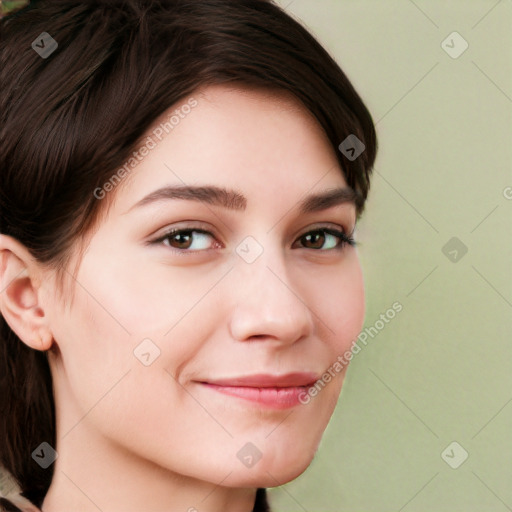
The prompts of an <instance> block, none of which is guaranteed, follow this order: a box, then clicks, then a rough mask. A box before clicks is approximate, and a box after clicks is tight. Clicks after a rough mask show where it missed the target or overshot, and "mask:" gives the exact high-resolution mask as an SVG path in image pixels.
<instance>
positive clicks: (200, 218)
mask: <svg viewBox="0 0 512 512" xmlns="http://www.w3.org/2000/svg"><path fill="white" fill-rule="evenodd" d="M193 97H194V99H195V101H196V102H197V103H196V104H195V106H193V108H191V109H188V108H185V109H182V110H180V112H181V113H182V115H181V116H180V119H179V122H178V123H176V124H175V125H173V128H172V129H169V125H168V126H167V128H168V131H169V133H168V134H166V132H165V130H163V135H165V136H162V134H160V132H161V131H162V130H161V129H160V131H158V126H159V123H160V120H159V121H158V122H157V123H156V124H155V127H154V129H153V128H152V130H151V131H149V132H148V135H149V136H151V140H152V141H153V142H154V144H152V143H149V144H147V145H148V146H151V147H150V148H148V150H147V151H144V150H143V151H141V152H140V154H139V156H140V158H141V161H140V162H139V163H138V164H137V166H136V167H135V168H134V169H133V170H132V171H131V173H129V174H128V175H127V176H125V177H124V182H123V183H121V184H120V185H118V186H117V189H116V190H113V191H110V192H106V193H110V194H116V196H115V201H114V203H113V205H112V207H111V209H110V211H109V213H108V216H107V217H106V218H105V219H104V220H103V221H102V223H101V224H100V225H99V227H98V229H97V231H95V232H94V234H93V235H92V237H91V241H90V245H89V246H88V247H87V250H86V252H85V254H84V255H83V259H82V261H81V264H80V267H79V270H78V272H77V274H76V283H75V284H74V288H75V289H74V300H73V302H72V304H71V305H69V304H68V303H67V302H65V301H64V300H62V301H61V300H60V299H57V298H56V297H57V295H52V294H50V293H48V295H47V300H48V301H50V300H54V302H53V303H51V304H52V307H51V308H50V311H49V312H48V315H49V322H50V325H51V329H52V332H53V335H54V339H55V341H56V343H57V345H58V347H59V352H58V353H57V355H52V356H51V366H52V374H53V378H54V385H55V388H56V404H57V405H56V406H57V411H58V412H57V415H58V445H57V450H58V451H59V453H60V454H61V455H62V457H61V459H62V460H60V459H58V460H57V463H62V464H64V463H65V460H66V456H65V453H71V452H75V453H76V452H77V451H81V452H82V453H84V454H86V453H87V450H88V448H84V447H88V446H92V445H93V444H94V443H95V442H98V443H99V442H100V441H99V440H101V443H102V446H103V451H102V452H101V454H102V455H99V454H96V455H95V456H107V454H108V453H110V455H112V456H113V454H114V453H117V454H119V453H123V456H124V457H129V458H130V460H144V463H147V462H148V461H149V462H150V463H152V464H156V465H158V466H160V467H161V468H164V469H165V470H168V471H169V472H172V473H177V474H180V475H185V476H190V477H193V478H194V479H199V480H204V481H208V482H214V483H219V482H220V481H222V485H225V486H228V487H235V486H236V487H251V486H265V487H272V486H276V485H278V484H281V483H284V482H286V481H289V480H291V479H293V478H294V477H296V476H298V475H299V474H300V473H301V472H303V471H304V469H305V468H306V467H307V466H308V464H309V463H310V462H311V460H312V458H313V456H314V453H315V451H316V449H317V446H318V443H319V441H320V438H321V436H322V433H323V431H324V429H325V428H326V425H327V422H328V420H329V418H330V416H331V414H332V412H333V409H334V407H335V404H336V401H337V398H338V395H339V393H340V389H341V385H342V381H343V376H344V372H341V373H340V374H337V376H336V377H335V378H333V379H332V380H331V381H330V382H329V383H328V384H326V385H325V387H324V388H323V389H322V390H321V391H320V392H318V394H317V396H315V397H314V398H311V399H310V400H304V396H305V393H304V391H303V390H302V393H300V392H301V389H300V388H299V389H298V386H307V385H308V384H309V385H311V384H312V383H313V382H314V381H315V380H316V379H318V378H321V376H322V374H324V372H325V371H326V370H327V369H328V368H330V367H332V366H333V364H334V363H335V362H336V360H337V358H338V356H340V355H343V353H344V352H345V351H346V350H348V349H350V346H351V342H352V341H353V340H354V339H355V338H356V337H357V335H358V333H359V331H360V329H361V327H362V322H363V316H364V295H363V280H362V274H361V269H360V265H359V260H358V255H357V251H356V249H355V248H354V247H353V246H351V245H350V244H348V243H345V242H343V241H342V239H341V238H340V237H339V236H338V235H336V234H333V233H334V232H335V231H336V230H337V231H342V232H344V233H345V234H346V235H350V234H351V232H352V231H353V229H354V226H355V220H356V210H355V206H354V203H353V202H352V201H350V194H342V195H341V196H339V197H341V198H342V199H343V198H345V200H344V201H343V200H342V201H341V202H332V203H329V202H327V201H324V202H322V201H312V200H311V199H310V200H309V201H308V198H311V197H312V196H316V195H323V194H327V193H329V192H332V190H333V189H338V188H346V187H347V185H346V182H345V180H344V177H343V174H342V171H341V169H340V167H339V164H338V162H337V160H336V155H335V153H334V151H333V149H332V147H331V146H330V145H329V143H328V141H327V139H326V136H325V135H324V133H323V131H322V130H321V128H320V126H319V125H318V124H317V123H316V121H314V120H313V118H312V117H311V115H310V114H309V113H308V112H307V111H306V110H305V109H304V108H303V107H301V106H300V105H299V104H298V103H297V102H296V101H295V100H293V99H290V98H289V97H281V98H278V97H276V96H269V95H266V94H264V93H262V92H255V91H253V90H249V89H228V88H227V87H225V86H212V87H208V88H206V89H204V90H203V92H202V93H201V94H199V93H198V94H196V95H194V96H193ZM186 103H187V102H186V100H185V101H184V102H183V103H182V104H183V105H184V104H186ZM189 104H194V102H189ZM179 107H180V106H179V105H178V106H176V107H174V108H173V109H171V110H170V111H169V113H168V114H171V113H172V112H173V111H174V110H176V108H179ZM185 112H186V114H184V113H185ZM168 117H169V116H168V115H167V116H163V117H162V122H165V121H166V120H167V119H168ZM174 122H176V120H174ZM155 130H156V131H155ZM157 134H158V136H157ZM159 139H161V140H159ZM148 141H149V139H146V143H148ZM153 146H154V147H153ZM142 154H144V156H142ZM166 187H168V188H169V189H168V190H167V192H161V193H159V194H158V195H157V196H156V197H157V199H155V198H153V199H154V200H146V201H143V200H144V198H146V197H147V196H148V195H150V194H154V193H155V191H157V190H159V189H166ZM173 187H215V188H216V189H222V190H226V191H228V192H226V193H224V192H221V193H216V194H215V195H213V194H212V193H211V192H207V191H205V190H204V189H203V190H200V192H201V195H196V196H194V197H192V196H193V194H192V193H191V192H186V193H182V195H180V196H179V197H178V196H177V193H176V191H174V192H173V191H172V189H173ZM107 188H109V187H108V186H107ZM232 193H236V194H237V195H236V196H235V197H233V198H232V197H231V194H232ZM166 196H167V197H166ZM172 196H174V197H172ZM347 197H348V198H349V200H348V201H347V200H346V199H347ZM141 201H143V202H142V203H141ZM304 205H306V206H308V205H309V206H316V207H317V208H309V210H308V211H303V210H307V209H305V208H301V207H302V206H304ZM170 229H180V230H184V231H183V232H182V233H180V234H174V235H169V236H168V237H167V238H165V235H166V233H167V232H168V231H169V230H170ZM319 230H331V231H319ZM332 230H335V231H332ZM53 296H54V297H55V299H50V297H53ZM283 376H284V377H283ZM279 377H283V379H281V380H279ZM276 387H281V388H282V389H280V390H276V389H275V388H276ZM262 388H267V389H266V390H265V389H262ZM272 388H274V389H272ZM299 397H302V399H299ZM306 401H307V403H302V402H306ZM109 450H110V452H109ZM84 456H85V455H84ZM68 463H69V460H68Z"/></svg>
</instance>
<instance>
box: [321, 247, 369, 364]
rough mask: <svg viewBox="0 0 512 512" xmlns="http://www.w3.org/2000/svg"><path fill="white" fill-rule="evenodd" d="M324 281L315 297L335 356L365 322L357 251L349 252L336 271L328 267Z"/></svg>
mask: <svg viewBox="0 0 512 512" xmlns="http://www.w3.org/2000/svg"><path fill="white" fill-rule="evenodd" d="M323 282H324V283H325V285H324V286H323V291H322V292H321V293H318V294H317V296H316V299H315V300H316V304H317V305H318V306H317V307H318V316H319V317H320V319H321V320H322V321H321V322H320V321H319V325H320V326H322V325H323V327H324V328H325V339H328V340H329V341H330V344H331V348H333V349H335V351H336V356H337V355H339V354H341V353H343V352H344V351H345V350H347V349H348V348H349V347H350V344H351V342H352V341H354V340H355V339H356V338H357V336H358V335H359V333H360V332H361V329H362V327H363V322H364V314H365V297H364V282H363V274H362V271H361V266H360V264H359V259H358V256H357V253H356V251H355V250H353V249H352V250H351V251H350V253H349V254H348V255H347V258H346V259H345V260H344V261H343V264H342V265H341V267H340V269H339V270H335V271H333V270H332V269H330V270H329V271H328V275H326V276H325V278H324V280H323ZM315 311H316V310H315Z"/></svg>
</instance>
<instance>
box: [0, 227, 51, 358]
mask: <svg viewBox="0 0 512 512" xmlns="http://www.w3.org/2000/svg"><path fill="white" fill-rule="evenodd" d="M38 276H39V274H38V271H37V262H36V261H35V260H34V258H33V257H32V256H31V254H30V253H29V251H28V249H27V248H26V247H25V246H24V245H23V244H21V243H20V242H18V241H17V240H15V239H14V238H12V237H10V236H7V235H0V313H1V315H2V316H3V317H4V319H5V321H6V322H7V323H8V324H9V327H10V328H11V329H12V330H13V331H14V333H15V334H16V335H17V336H18V338H20V340H22V341H23V342H24V343H25V344H26V345H28V346H29V347H31V348H33V349H35V350H43V351H44V350H49V349H50V348H51V345H52V342H53V336H52V334H51V331H50V330H49V328H48V325H47V318H46V316H45V314H44V310H43V308H42V305H41V304H40V303H39V294H38V289H39V284H40V281H39V279H38Z"/></svg>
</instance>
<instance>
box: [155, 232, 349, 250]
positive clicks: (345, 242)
mask: <svg viewBox="0 0 512 512" xmlns="http://www.w3.org/2000/svg"><path fill="white" fill-rule="evenodd" d="M187 233H188V234H189V233H201V234H205V235H209V236H210V237H212V238H215V236H214V235H213V234H212V233H210V232H209V231H206V230H204V229H200V228H178V229H176V228H173V229H170V230H168V231H167V232H166V233H164V234H163V235H162V236H160V237H158V238H157V239H156V240H153V241H152V242H149V243H150V245H158V244H162V245H164V246H165V247H166V248H169V249H171V250H172V251H173V252H176V253H181V254H185V253H198V252H205V251H208V250H209V249H177V248H175V247H171V246H170V245H168V244H164V241H165V240H167V239H169V238H172V237H173V236H176V235H180V234H187ZM315 233H327V234H329V235H332V236H335V237H337V238H338V239H339V240H340V242H339V244H338V245H337V246H336V247H333V248H330V249H311V248H308V247H303V249H310V250H312V251H317V252H329V251H336V250H337V251H340V250H341V249H343V248H344V247H345V246H346V245H349V246H352V247H354V246H356V245H357V242H356V241H355V240H354V238H353V235H352V234H349V235H347V234H346V233H345V232H344V231H341V230H338V229H334V228H327V227H319V228H316V229H313V230H311V231H307V232H305V233H304V234H302V235H301V236H300V237H299V238H297V240H300V239H302V238H304V237H305V236H306V235H311V234H315Z"/></svg>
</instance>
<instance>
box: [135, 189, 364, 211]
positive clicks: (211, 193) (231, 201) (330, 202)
mask: <svg viewBox="0 0 512 512" xmlns="http://www.w3.org/2000/svg"><path fill="white" fill-rule="evenodd" d="M171 199H183V200H188V201H199V202H205V203H208V204H210V205H213V206H221V207H223V208H227V209H229V210H235V211H244V210H245V209H246V208H247V198H246V197H245V196H244V195H243V194H241V193H240V192H237V191H236V190H230V189H226V188H224V187H217V186H215V185H205V186H191V185H177V186H166V187H162V188H159V189H157V190H155V191H153V192H151V193H150V194H148V195H147V196H145V197H143V198H142V199H141V200H140V201H138V202H137V203H135V204H134V205H133V206H132V207H131V208H130V209H129V210H128V211H127V212H126V213H128V212H129V211H131V210H133V209H135V208H140V207H142V206H146V205H149V204H152V203H155V202H160V201H164V200H171ZM345 203H353V204H354V205H357V204H358V195H357V193H356V192H355V191H354V190H353V189H352V188H350V187H338V188H333V189H328V190H325V191H324V192H320V193H316V194H310V195H308V196H307V197H305V198H304V199H302V200H301V201H300V202H299V206H298V208H299V213H301V214H307V213H314V212H318V211H322V210H327V209H328V208H331V207H333V206H338V205H341V204H345Z"/></svg>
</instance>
